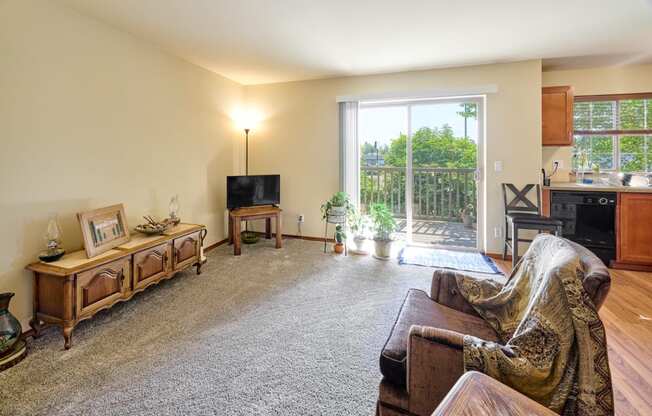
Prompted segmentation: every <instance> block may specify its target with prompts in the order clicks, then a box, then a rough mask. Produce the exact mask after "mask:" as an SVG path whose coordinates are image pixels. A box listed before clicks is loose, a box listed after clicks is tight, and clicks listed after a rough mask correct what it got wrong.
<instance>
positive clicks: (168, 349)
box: [0, 239, 432, 416]
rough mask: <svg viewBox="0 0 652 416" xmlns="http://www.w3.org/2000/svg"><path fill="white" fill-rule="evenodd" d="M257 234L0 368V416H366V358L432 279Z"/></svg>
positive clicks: (36, 343) (369, 374)
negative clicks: (411, 292) (413, 294)
mask: <svg viewBox="0 0 652 416" xmlns="http://www.w3.org/2000/svg"><path fill="white" fill-rule="evenodd" d="M283 244H284V247H283V248H282V249H279V250H277V249H275V248H274V241H273V240H265V239H262V240H261V241H260V242H259V243H257V244H254V245H247V246H243V248H242V256H239V257H234V256H233V247H231V246H226V245H225V246H221V247H218V248H217V249H215V250H213V251H210V252H209V253H207V256H208V263H207V264H206V265H205V266H204V268H203V269H202V274H201V275H199V276H197V275H196V274H194V272H193V271H191V270H189V271H187V272H183V273H181V274H179V275H178V276H176V277H175V278H174V279H171V280H169V281H165V282H162V283H161V284H159V285H157V286H154V287H151V288H150V289H148V290H147V291H145V292H143V293H141V294H138V295H136V296H135V297H134V298H133V299H132V300H131V301H129V302H126V303H123V304H119V305H116V306H115V307H113V308H112V309H110V310H108V311H103V312H100V313H99V314H98V315H96V316H95V317H94V318H93V319H89V320H87V321H84V322H82V323H80V324H79V326H78V327H77V328H75V331H74V333H73V346H72V348H71V349H70V350H68V351H66V350H64V349H63V338H62V337H61V333H60V331H59V330H57V329H56V328H51V329H46V330H45V333H44V335H43V336H42V337H41V338H39V339H37V340H31V339H29V345H28V348H29V355H28V356H27V357H26V358H25V359H24V360H23V361H22V362H21V363H19V364H18V365H16V366H15V367H12V368H10V369H8V370H6V371H3V372H1V373H0V415H12V416H26V415H30V416H35V415H51V416H59V415H68V416H70V415H84V416H92V415H120V416H132V415H133V416H135V415H145V416H147V415H151V416H154V415H157V416H168V415H287V416H295V415H297V416H298V415H367V416H368V415H373V414H374V412H375V403H376V399H377V398H378V383H379V382H380V380H381V378H382V376H381V374H380V372H379V370H378V358H379V356H380V351H381V349H382V347H383V344H384V343H385V341H386V339H387V336H388V334H389V332H390V330H391V327H392V324H393V323H394V321H395V320H396V315H397V313H398V311H399V309H400V307H401V303H402V301H403V298H404V297H405V294H406V292H407V290H408V289H409V288H411V287H414V288H418V289H422V290H426V291H429V288H430V282H431V276H432V272H431V270H430V269H427V268H424V267H416V266H399V265H398V264H397V263H395V262H384V261H379V260H376V259H374V258H372V257H371V256H354V255H349V256H346V257H345V256H343V255H342V256H338V255H334V254H332V252H329V253H324V252H323V244H322V243H319V242H310V241H305V240H295V239H287V240H284V242H283Z"/></svg>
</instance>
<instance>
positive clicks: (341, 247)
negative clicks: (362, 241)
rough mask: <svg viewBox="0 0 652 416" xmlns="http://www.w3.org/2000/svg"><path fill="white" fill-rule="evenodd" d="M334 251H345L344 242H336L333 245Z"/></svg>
mask: <svg viewBox="0 0 652 416" xmlns="http://www.w3.org/2000/svg"><path fill="white" fill-rule="evenodd" d="M333 251H334V252H335V253H337V254H342V253H344V243H335V244H334V245H333Z"/></svg>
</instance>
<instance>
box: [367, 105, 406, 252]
mask: <svg viewBox="0 0 652 416" xmlns="http://www.w3.org/2000/svg"><path fill="white" fill-rule="evenodd" d="M407 124H408V106H407V105H406V104H398V105H395V104H383V105H377V104H363V105H361V106H360V109H359V112H358V126H359V130H358V138H359V143H360V210H361V211H362V213H363V214H368V213H369V207H370V206H371V205H372V204H374V203H383V204H385V205H386V206H387V207H388V208H389V209H390V210H391V211H392V213H393V215H394V218H395V219H396V222H397V223H398V225H399V231H398V232H397V233H396V237H397V238H398V239H403V240H404V239H405V238H406V232H405V231H406V229H407V212H408V208H407V203H406V199H405V195H406V167H407V165H406V158H407V154H406V150H407V133H408V126H407Z"/></svg>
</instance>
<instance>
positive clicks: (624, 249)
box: [617, 193, 652, 264]
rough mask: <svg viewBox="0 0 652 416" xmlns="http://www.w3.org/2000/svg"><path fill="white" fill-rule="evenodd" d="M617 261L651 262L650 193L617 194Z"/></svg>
mask: <svg viewBox="0 0 652 416" xmlns="http://www.w3.org/2000/svg"><path fill="white" fill-rule="evenodd" d="M618 200H619V205H618V254H617V257H618V261H619V262H623V263H639V264H652V232H651V231H650V230H651V228H650V224H652V194H635V193H619V194H618Z"/></svg>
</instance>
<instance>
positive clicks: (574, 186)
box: [543, 182, 652, 194]
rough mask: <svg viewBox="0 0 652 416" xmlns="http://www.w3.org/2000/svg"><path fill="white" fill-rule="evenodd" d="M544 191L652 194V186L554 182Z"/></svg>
mask: <svg viewBox="0 0 652 416" xmlns="http://www.w3.org/2000/svg"><path fill="white" fill-rule="evenodd" d="M543 189H550V190H552V191H587V192H590V191H594V192H633V193H646V194H652V186H622V185H603V184H592V183H591V184H586V183H575V182H552V183H550V186H544V187H543Z"/></svg>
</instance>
